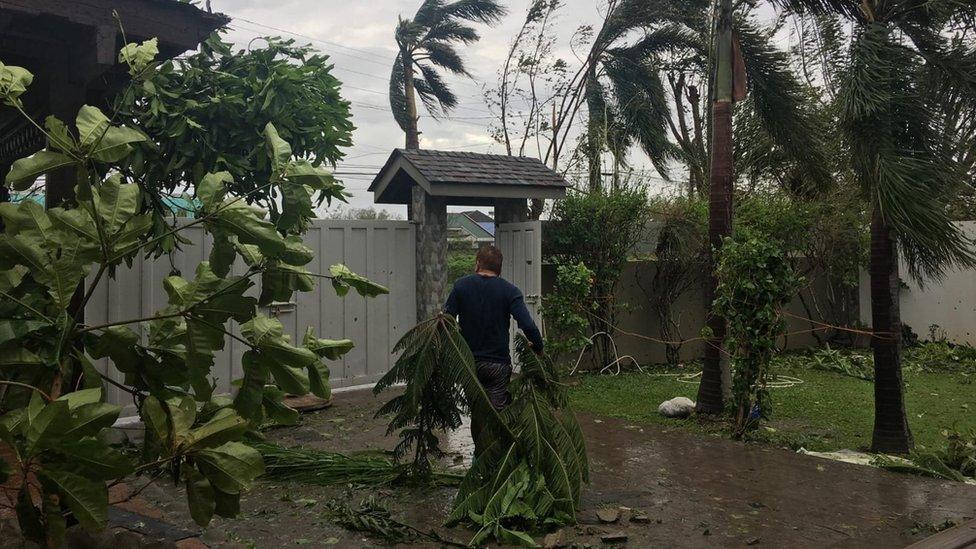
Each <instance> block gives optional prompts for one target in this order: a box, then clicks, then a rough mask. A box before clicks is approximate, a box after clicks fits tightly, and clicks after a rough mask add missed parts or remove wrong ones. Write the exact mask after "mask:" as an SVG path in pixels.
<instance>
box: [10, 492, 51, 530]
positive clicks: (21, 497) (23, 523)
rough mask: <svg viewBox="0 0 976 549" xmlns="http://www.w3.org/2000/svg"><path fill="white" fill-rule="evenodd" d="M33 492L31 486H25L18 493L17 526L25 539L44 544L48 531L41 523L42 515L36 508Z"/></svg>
mask: <svg viewBox="0 0 976 549" xmlns="http://www.w3.org/2000/svg"><path fill="white" fill-rule="evenodd" d="M31 491H32V490H31V489H30V485H29V484H25V485H24V486H23V487H22V488H21V489H20V491H19V492H18V493H17V505H16V507H15V510H16V512H17V525H18V526H19V527H20V531H21V532H22V534H23V536H24V537H25V538H27V539H29V540H31V541H34V542H36V543H43V542H44V540H45V534H46V531H45V529H44V524H43V523H42V522H41V515H40V513H38V512H37V507H35V506H34V500H33V498H32V497H31Z"/></svg>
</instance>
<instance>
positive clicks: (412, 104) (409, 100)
mask: <svg viewBox="0 0 976 549" xmlns="http://www.w3.org/2000/svg"><path fill="white" fill-rule="evenodd" d="M400 57H401V59H402V60H403V96H404V100H405V102H406V104H407V128H406V129H405V130H404V131H405V133H406V134H407V140H406V148H408V149H419V148H420V131H419V130H418V129H417V120H418V116H417V90H415V89H414V86H413V58H412V57H411V56H410V52H408V51H404V52H401V54H400Z"/></svg>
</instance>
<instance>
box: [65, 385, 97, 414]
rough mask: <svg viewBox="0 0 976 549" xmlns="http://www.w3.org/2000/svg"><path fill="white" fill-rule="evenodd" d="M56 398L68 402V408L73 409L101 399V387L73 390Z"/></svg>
mask: <svg viewBox="0 0 976 549" xmlns="http://www.w3.org/2000/svg"><path fill="white" fill-rule="evenodd" d="M58 400H63V401H65V402H67V403H68V410H70V411H72V412H73V411H74V410H75V409H76V408H78V407H79V406H84V405H85V404H95V403H96V402H101V401H102V390H101V389H82V390H80V391H74V392H72V393H68V394H66V395H62V396H61V397H60V398H58Z"/></svg>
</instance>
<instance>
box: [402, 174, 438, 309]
mask: <svg viewBox="0 0 976 549" xmlns="http://www.w3.org/2000/svg"><path fill="white" fill-rule="evenodd" d="M410 198H411V199H410V207H409V215H410V221H412V222H414V223H415V224H416V231H417V321H418V322H420V321H423V320H427V319H428V318H430V317H432V316H434V315H435V314H437V313H439V312H440V311H441V309H442V307H443V306H444V300H445V299H447V202H446V201H445V200H444V198H442V197H436V196H431V195H430V194H428V193H427V191H425V190H424V189H423V188H422V187H421V186H420V185H414V186H413V188H412V189H411V197H410Z"/></svg>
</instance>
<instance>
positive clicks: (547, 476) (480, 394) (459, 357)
mask: <svg viewBox="0 0 976 549" xmlns="http://www.w3.org/2000/svg"><path fill="white" fill-rule="evenodd" d="M395 351H396V352H400V357H399V359H398V360H397V362H396V364H395V365H394V367H393V369H392V370H391V371H390V372H389V373H388V374H387V375H386V376H384V377H383V379H382V380H380V381H379V382H378V383H377V385H376V392H379V391H381V390H383V389H384V388H386V387H389V386H391V385H394V384H396V383H405V384H406V389H405V391H404V392H403V393H402V394H401V395H399V396H396V397H394V398H393V399H391V400H390V401H389V402H388V403H387V404H386V405H385V406H383V408H382V409H381V410H380V413H381V414H393V418H392V419H391V421H390V424H389V428H388V433H394V432H397V431H399V434H400V443H399V444H398V445H397V450H396V452H395V455H396V456H397V458H398V459H399V460H401V461H403V460H404V459H405V458H406V457H407V456H411V457H412V462H411V463H410V464H409V466H410V467H411V470H412V471H413V474H416V475H427V474H429V473H430V471H431V467H430V463H431V459H432V458H433V457H436V456H438V455H440V454H441V452H440V448H439V446H438V440H437V436H436V434H435V433H436V431H438V430H450V429H457V428H458V427H459V426H460V425H461V415H462V414H463V413H465V412H470V413H471V415H472V417H478V418H479V419H480V420H482V422H483V423H484V424H485V428H484V429H483V430H482V436H483V439H482V440H479V441H478V442H479V446H480V447H482V448H484V450H483V451H482V452H481V454H480V455H478V456H477V458H476V459H475V461H474V465H473V466H472V468H471V469H470V470H469V471H468V473H467V475H466V476H465V477H464V480H463V481H462V482H461V485H460V487H459V489H458V494H457V496H456V498H455V501H454V507H453V509H452V511H451V514H450V516H449V517H448V521H447V524H448V525H454V524H459V523H467V524H469V525H472V526H474V527H475V528H477V533H476V534H475V536H474V538H473V539H472V540H471V542H470V543H471V544H472V545H477V544H481V543H483V542H484V541H486V540H487V539H488V538H490V537H494V538H495V539H497V540H498V541H500V542H502V543H518V544H524V545H534V541H533V539H532V537H531V535H530V534H529V532H540V531H543V530H545V529H548V528H551V527H555V526H559V525H565V524H570V523H573V522H575V520H576V519H575V516H576V512H577V510H578V509H579V503H580V492H581V489H582V485H583V484H585V483H586V482H588V480H589V472H588V471H589V467H588V463H587V458H586V448H585V445H584V442H583V435H582V433H581V431H580V427H579V423H578V422H577V421H576V418H575V416H574V415H573V414H572V412H571V411H570V410H569V408H568V405H567V398H566V394H565V388H564V387H563V385H562V384H561V383H560V382H559V380H558V377H557V374H556V370H555V368H554V367H553V365H552V364H551V363H550V362H549V361H547V360H544V359H542V358H540V357H539V356H537V355H536V354H535V353H533V352H532V351H531V349H530V346H529V344H528V341H526V339H525V338H524V337H523V336H521V335H519V336H518V337H517V338H516V355H517V356H518V359H519V362H520V364H521V367H522V374H521V375H520V376H519V377H518V378H517V379H516V380H515V381H514V382H513V383H512V386H511V388H510V390H511V392H512V395H513V400H512V403H511V404H510V405H509V406H508V407H507V408H505V409H504V410H503V411H502V412H500V413H499V412H497V411H496V410H495V409H494V408H492V406H491V404H490V402H489V400H488V397H487V395H486V394H485V392H484V389H483V388H482V386H481V383H480V382H479V381H478V377H477V373H476V369H475V363H474V358H473V356H472V355H471V351H470V349H468V347H467V344H466V343H465V342H464V339H463V338H462V337H461V335H460V332H459V331H458V328H457V322H456V321H455V320H454V319H453V318H451V317H450V316H447V315H438V316H436V317H434V318H432V319H430V320H428V321H426V322H423V323H421V324H419V325H417V326H416V327H415V328H414V329H412V330H410V331H409V332H407V334H406V335H404V336H403V338H402V339H401V340H400V341H399V342H398V343H397V346H396V348H395Z"/></svg>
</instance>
